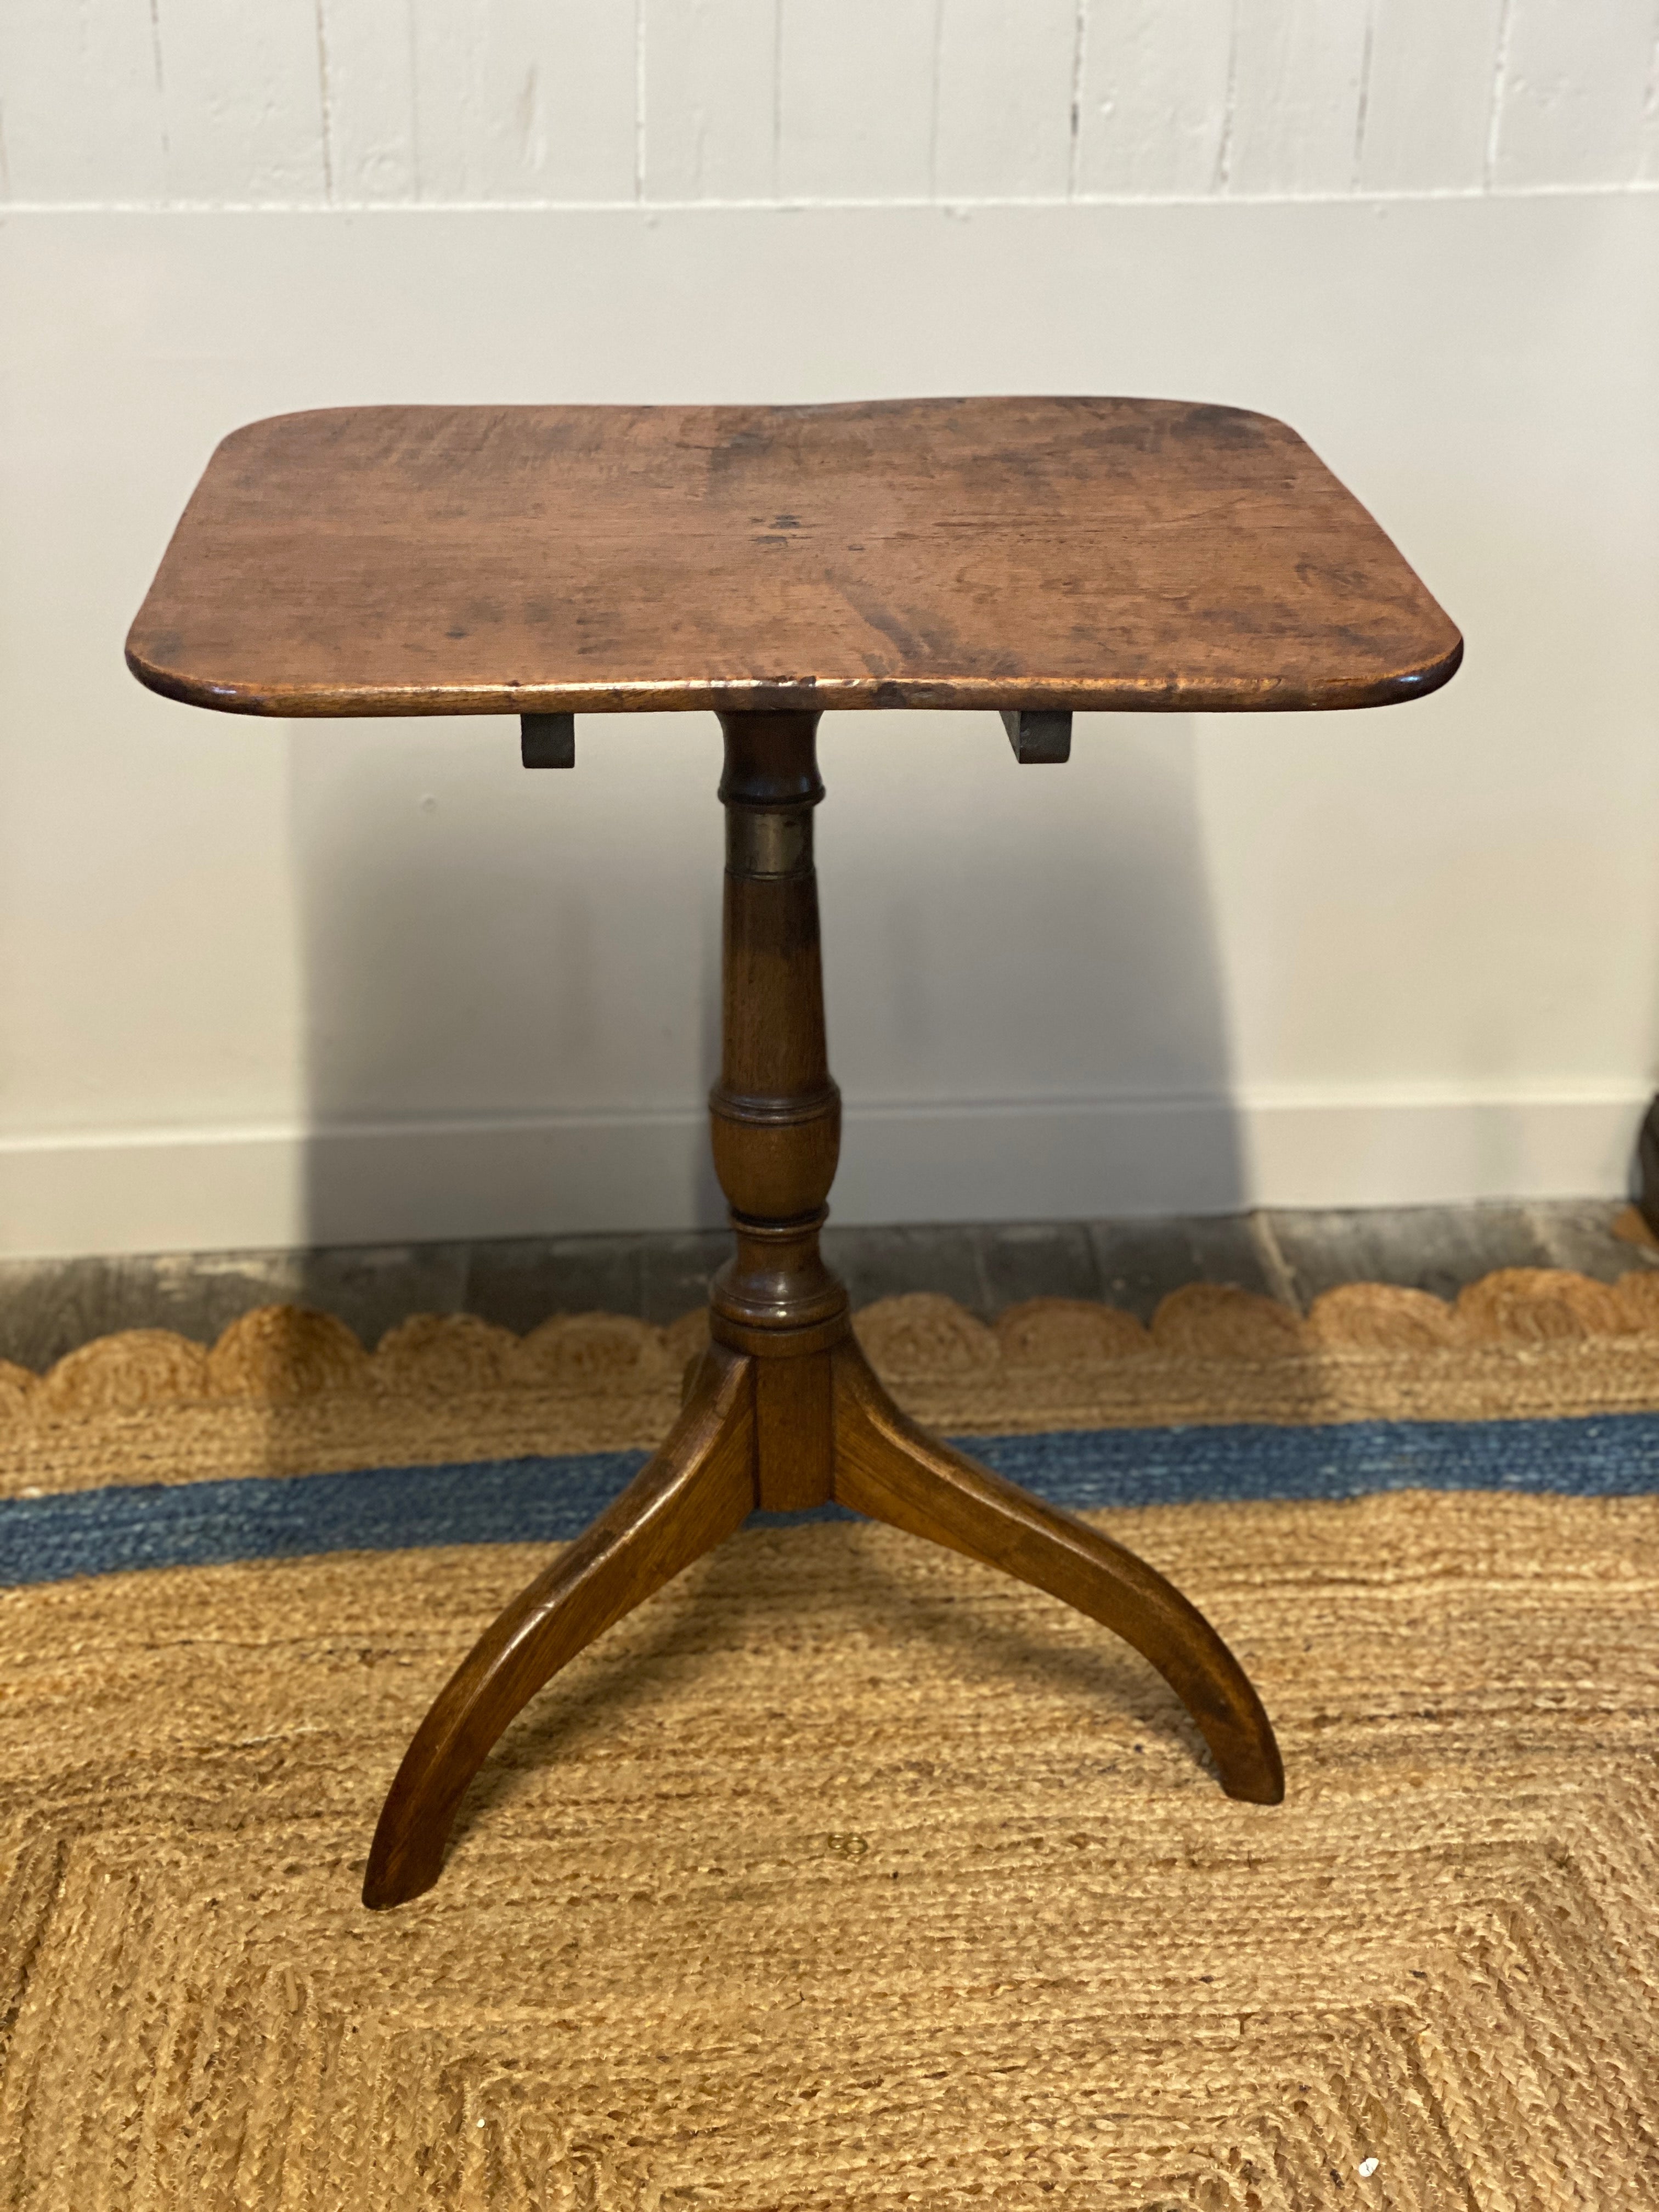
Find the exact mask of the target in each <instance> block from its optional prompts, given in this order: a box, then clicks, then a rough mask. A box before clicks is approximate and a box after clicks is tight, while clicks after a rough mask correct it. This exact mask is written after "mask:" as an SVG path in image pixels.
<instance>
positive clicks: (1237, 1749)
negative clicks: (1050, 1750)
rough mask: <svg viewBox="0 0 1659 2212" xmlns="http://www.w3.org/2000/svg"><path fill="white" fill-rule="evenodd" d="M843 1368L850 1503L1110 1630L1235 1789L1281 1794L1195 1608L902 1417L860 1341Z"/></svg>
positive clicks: (1264, 1743) (1079, 1525) (845, 1497)
mask: <svg viewBox="0 0 1659 2212" xmlns="http://www.w3.org/2000/svg"><path fill="white" fill-rule="evenodd" d="M835 1374H836V1400H835V1404H836V1474H835V1494H836V1498H839V1499H840V1501H841V1502H842V1504H844V1505H850V1506H852V1507H853V1508H854V1510H855V1511H857V1512H860V1513H867V1514H869V1515H871V1516H872V1518H874V1519H876V1520H878V1521H888V1522H891V1523H892V1525H893V1526H894V1527H895V1528H903V1529H906V1530H908V1533H909V1534H911V1535H913V1536H927V1537H929V1538H931V1539H932V1541H933V1542H934V1543H936V1544H944V1545H947V1546H948V1547H950V1548H951V1550H952V1551H957V1552H965V1553H967V1555H968V1557H969V1559H978V1560H980V1561H981V1563H982V1564H983V1565H986V1566H988V1567H1000V1568H1001V1570H1002V1571H1003V1572H1004V1573H1005V1574H1008V1575H1013V1576H1015V1577H1018V1580H1019V1581H1021V1582H1024V1583H1033V1584H1035V1586H1036V1588H1037V1589H1042V1590H1047V1591H1048V1593H1049V1595H1051V1596H1053V1597H1057V1598H1061V1599H1063V1600H1064V1601H1065V1602H1066V1604H1067V1605H1073V1606H1075V1607H1077V1609H1078V1611H1079V1613H1087V1614H1088V1615H1089V1617H1090V1618H1091V1620H1098V1621H1100V1622H1101V1623H1102V1624H1103V1626H1105V1627H1107V1628H1110V1629H1115V1631H1116V1632H1117V1633H1118V1635H1120V1636H1121V1637H1122V1638H1124V1639H1125V1641H1126V1642H1127V1643H1129V1644H1133V1646H1134V1648H1135V1650H1137V1651H1139V1653H1140V1654H1141V1655H1142V1656H1143V1657H1145V1658H1146V1659H1149V1660H1151V1662H1152V1665H1153V1666H1154V1667H1156V1668H1157V1669H1158V1673H1159V1674H1162V1675H1163V1677H1164V1680H1165V1681H1166V1682H1168V1684H1169V1685H1170V1688H1171V1689H1172V1690H1173V1691H1174V1692H1175V1693H1176V1696H1177V1697H1178V1698H1179V1699H1181V1702H1182V1705H1185V1706H1186V1708H1187V1710H1188V1712H1189V1713H1190V1714H1191V1715H1192V1717H1193V1718H1194V1720H1195V1721H1196V1722H1197V1723H1198V1725H1199V1727H1200V1729H1201V1730H1202V1731H1203V1735H1204V1740H1205V1741H1206V1743H1207V1744H1208V1745H1209V1747H1210V1749H1211V1751H1212V1753H1214V1754H1215V1763H1216V1765H1217V1766H1218V1768H1219V1769H1220V1772H1221V1786H1222V1788H1223V1789H1224V1790H1225V1791H1226V1792H1227V1795H1228V1796H1230V1797H1243V1798H1247V1799H1249V1801H1250V1802H1251V1803H1253V1804H1257V1805H1277V1804H1279V1802H1281V1800H1282V1799H1283V1797H1284V1795H1285V1769H1284V1765H1283V1763H1282V1762H1281V1760H1280V1759H1279V1746H1278V1745H1277V1743H1275V1741H1273V1727H1272V1724H1271V1723H1270V1722H1269V1721H1268V1718H1267V1714H1266V1713H1265V1712H1264V1711H1263V1710H1262V1705H1261V1699H1260V1698H1258V1697H1257V1695H1256V1693H1255V1690H1254V1689H1253V1688H1252V1687H1251V1686H1250V1681H1249V1677H1248V1676H1247V1675H1246V1674H1245V1673H1244V1670H1243V1668H1242V1667H1241V1666H1240V1665H1239V1663H1238V1662H1237V1659H1235V1658H1234V1656H1233V1655H1232V1653H1231V1651H1229V1650H1228V1649H1227V1647H1226V1645H1225V1644H1224V1643H1223V1642H1222V1640H1221V1638H1219V1637H1218V1635H1217V1634H1216V1632H1215V1631H1214V1629H1213V1628H1212V1627H1211V1626H1210V1624H1209V1622H1208V1621H1207V1620H1205V1618H1204V1616H1203V1614H1202V1613H1200V1611H1199V1610H1198V1608H1197V1607H1196V1606H1194V1605H1191V1604H1189V1603H1188V1601H1187V1600H1186V1599H1185V1598H1184V1597H1182V1595H1181V1593H1180V1591H1179V1590H1178V1589H1176V1588H1175V1587H1174V1585H1173V1584H1172V1583H1167V1582H1165V1580H1164V1577H1163V1576H1162V1575H1160V1574H1158V1572H1157V1571H1155V1570H1154V1569H1153V1568H1152V1567H1149V1566H1148V1565H1146V1562H1145V1560H1144V1559H1137V1558H1136V1557H1135V1555H1134V1553H1133V1552H1127V1551H1125V1550H1124V1548H1123V1547H1122V1545H1121V1544H1115V1543H1114V1542H1113V1541H1112V1540H1111V1538H1110V1537H1109V1536H1103V1535H1102V1534H1100V1533H1099V1531H1098V1530H1097V1529H1094V1528H1090V1527H1089V1525H1088V1524H1087V1522H1083V1521H1079V1520H1077V1519H1076V1518H1074V1516H1073V1515H1071V1514H1069V1513H1065V1512H1062V1511H1061V1510H1060V1509H1059V1507H1057V1506H1054V1505H1047V1504H1044V1503H1043V1502H1042V1499H1041V1498H1033V1497H1032V1496H1031V1495H1030V1492H1028V1491H1024V1490H1021V1489H1020V1488H1019V1487H1018V1485H1017V1484H1015V1483H1012V1482H1005V1481H1004V1480H1003V1479H1002V1477H1001V1476H1000V1474H993V1473H992V1472H991V1470H990V1468H987V1467H981V1466H980V1464H979V1462H977V1461H976V1460H971V1459H969V1457H968V1456H967V1455H966V1454H965V1453H963V1452H959V1451H953V1450H952V1449H951V1446H950V1445H949V1444H946V1443H940V1442H939V1439H938V1438H937V1437H930V1436H929V1435H928V1434H927V1431H926V1430H925V1429H921V1428H919V1427H918V1426H917V1425H916V1424H915V1422H914V1421H911V1420H908V1419H907V1418H906V1417H905V1415H904V1414H902V1413H900V1411H899V1409H898V1407H896V1406H895V1405H894V1403H893V1401H892V1400H891V1399H890V1397H889V1396H888V1395H887V1393H886V1391H885V1390H884V1389H883V1388H882V1386H881V1384H880V1383H878V1381H877V1380H876V1377H875V1376H874V1375H873V1374H872V1371H871V1370H870V1367H869V1365H868V1364H867V1362H866V1359H865V1358H864V1355H863V1353H862V1352H860V1351H859V1349H858V1347H857V1346H856V1345H854V1344H850V1343H849V1344H847V1345H845V1346H839V1347H837V1349H836V1354H835Z"/></svg>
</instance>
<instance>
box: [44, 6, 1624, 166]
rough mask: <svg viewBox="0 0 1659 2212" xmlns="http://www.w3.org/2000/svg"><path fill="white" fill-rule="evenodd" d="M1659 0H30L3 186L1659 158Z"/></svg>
mask: <svg viewBox="0 0 1659 2212" xmlns="http://www.w3.org/2000/svg"><path fill="white" fill-rule="evenodd" d="M1656 51H1659V0H4V5H3V8H0V204H7V203H9V204H12V205H14V206H23V207H30V206H35V207H39V206H49V207H60V206H105V207H107V206H137V207H156V208H160V207H240V206H257V207H314V206H337V207H353V206H375V205H385V204H409V205H427V206H438V205H447V206H465V207H472V206H490V205H523V204H528V205H539V206H549V207H555V206H568V207H610V206H616V205H617V204H647V205H652V206H664V207H668V206H678V205H684V204H708V203H726V204H730V203H734V202H736V203H750V204H784V205H793V204H858V203H866V202H871V201H875V202H881V203H924V204H925V203H929V202H945V203H947V204H958V203H960V204H972V203H984V202H992V203H1006V202H1016V203H1018V202H1036V203H1048V202H1055V201H1063V200H1066V199H1078V200H1085V201H1086V200H1100V199H1136V200H1140V199H1154V200H1157V199H1190V198H1199V199H1203V198H1210V197H1230V198H1236V199H1239V198H1242V199H1280V198H1287V197H1288V198H1295V197H1328V196H1329V197H1342V196H1345V195H1347V194H1350V193H1353V192H1366V193H1389V194H1409V195H1416V194H1435V193H1444V192H1456V193H1465V192H1498V193H1512V192H1534V191H1558V190H1562V189H1570V188H1574V187H1578V188H1583V187H1586V186H1590V187H1595V186H1601V187H1606V186H1630V185H1642V184H1647V185H1653V184H1655V183H1656V182H1659V77H1656Z"/></svg>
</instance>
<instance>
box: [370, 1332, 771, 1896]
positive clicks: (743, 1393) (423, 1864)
mask: <svg viewBox="0 0 1659 2212" xmlns="http://www.w3.org/2000/svg"><path fill="white" fill-rule="evenodd" d="M754 1503H755V1418H754V1376H753V1373H752V1362H751V1361H750V1360H749V1359H747V1358H744V1357H743V1356H742V1355H741V1354H739V1353H734V1352H727V1351H726V1350H724V1349H723V1348H722V1347H721V1346H714V1347H713V1349H711V1350H710V1351H709V1352H707V1353H706V1354H705V1355H704V1357H703V1359H702V1364H701V1365H700V1367H699V1369H698V1370H697V1373H696V1377H695V1380H694V1382H693V1384H692V1388H691V1389H690V1393H689V1395H688V1396H687V1399H686V1402H685V1406H684V1410H683V1412H682V1413H681V1414H680V1417H679V1419H678V1421H676V1422H675V1424H674V1426H673V1428H672V1429H671V1431H669V1434H668V1437H667V1440H666V1442H665V1443H664V1444H663V1446H662V1449H660V1450H659V1452H658V1453H657V1454H656V1455H655V1457H654V1458H653V1459H652V1460H651V1461H650V1462H648V1464H647V1466H645V1467H643V1468H641V1470H640V1473H639V1474H637V1475H636V1476H635V1479H634V1480H633V1481H632V1482H631V1483H630V1484H629V1486H628V1488H627V1489H626V1490H625V1491H623V1494H622V1496H621V1497H620V1498H617V1500H616V1502H615V1504H612V1505H611V1506H610V1507H608V1508H607V1510H605V1512H604V1513H602V1514H601V1515H600V1516H599V1519H598V1520H597V1521H596V1522H594V1523H593V1525H592V1528H589V1529H588V1530H587V1531H586V1534H584V1535H582V1536H580V1538H578V1540H577V1541H576V1542H575V1543H574V1544H572V1545H571V1546H570V1547H569V1548H568V1550H567V1551H566V1552H564V1553H562V1555H561V1557H560V1558H559V1559H557V1560H556V1561H555V1563H554V1565H552V1566H550V1568H549V1569H548V1570H547V1571H546V1573H545V1574H544V1575H540V1576H538V1577H537V1579H536V1580H535V1581H534V1582H533V1583H531V1585H530V1587H529V1588H528V1589H526V1590H524V1591H522V1592H521V1593H520V1595H519V1596H518V1597H517V1598H515V1599H514V1600H513V1603H512V1604H511V1605H510V1606H508V1607H507V1610H506V1612H505V1613H502V1614H501V1616H500V1618H499V1619H498V1620H496V1621H495V1623H494V1624H493V1626H491V1627H489V1629H487V1630H486V1631H485V1632H484V1634H483V1636H482V1637H481V1638H479V1640H478V1642H477V1644H475V1645H474V1647H473V1649H472V1650H471V1652H470V1653H469V1655H468V1656H467V1657H466V1658H465V1660H463V1661H462V1662H461V1665H460V1666H459V1668H458V1669H457V1670H456V1672H455V1674H454V1675H453V1677H452V1678H451V1680H450V1681H449V1682H448V1683H447V1686H445V1688H444V1689H443V1690H442V1691H441V1692H440V1693H439V1696H438V1699H437V1702H436V1704H435V1705H434V1706H433V1708H432V1710H431V1711H430V1712H429V1713H428V1715H427V1717H426V1718H425V1719H424V1720H423V1721H422V1723H421V1725H420V1728H419V1729H418V1730H417V1731H416V1735H415V1739H414V1741H413V1742H412V1743H411V1744H410V1747H409V1749H408V1751H407V1752H406V1753H404V1763H403V1765H401V1766H400V1767H399V1768H398V1775H397V1779H396V1780H395V1781H394V1782H393V1783H392V1789H391V1791H390V1793H389V1794H388V1796H387V1797H386V1804H385V1806H384V1808H382V1811H381V1814H380V1826H378V1827H377V1828H376V1830H375V1832H374V1846H373V1848H372V1849H371V1850H370V1852H369V1856H368V1875H367V1878H366V1879H365V1881H364V1883H363V1903H364V1904H365V1905H368V1906H370V1907H371V1908H373V1909H375V1910H379V1909H380V1908H382V1907H384V1906H386V1905H403V1904H406V1903H407V1902H408V1900H409V1899H410V1898H411V1897H418V1896H419V1895H420V1893H421V1892H422V1890H425V1889H430V1888H431V1887H432V1885H433V1883H434V1882H435V1881H436V1880H437V1879H438V1876H439V1875H440V1873H441V1871H442V1869H443V1861H444V1847H445V1845H446V1844H447V1842H448V1839H449V1831H450V1827H451V1826H452V1824H453V1820H454V1818H455V1814H456V1811H457V1809H458V1808H459V1805H460V1802H461V1799H462V1797H463V1796H464V1795H465V1790H466V1786H467V1784H468V1783H470V1782H471V1779H472V1778H473V1776H474V1775H475V1774H476V1773H477V1771H478V1769H479V1767H480V1766H482V1765H483V1762H484V1759H486V1758H487V1756H488V1755H489V1751H490V1748H491V1747H492V1746H493V1745H494V1743H495V1741H496V1739H497V1737H498V1736H499V1735H501V1731H502V1730H503V1729H505V1728H506V1726H507V1723H508V1722H509V1721H510V1720H511V1719H512V1718H513V1715H514V1714H515V1713H517V1712H518V1711H519V1710H520V1707H521V1706H522V1705H525V1704H526V1702H527V1700H528V1699H530V1698H531V1697H532V1696H533V1695H534V1693H535V1692H537V1691H538V1689H540V1687H541V1686H542V1685H543V1683H544V1682H545V1681H546V1680H547V1679H548V1677H549V1676H550V1675H551V1674H555V1673H556V1672H557V1670H558V1669H559V1668H561V1667H562V1666H563V1665H564V1663H565V1662H566V1661H567V1660H568V1659H571V1658H574V1656H575V1655H576V1653H577V1652H578V1651H580V1650H583V1649H584V1648H585V1646H586V1645H587V1644H591V1643H592V1641H593V1639H594V1638H595V1637H596V1636H599V1635H600V1634H601V1633H602V1632H604V1631H605V1629H607V1628H609V1627H610V1626H611V1625H612V1623H613V1622H615V1621H617V1620H621V1619H622V1617H623V1614H624V1613H629V1612H631V1611H632V1609H633V1608H634V1607H635V1606H636V1605H638V1604H639V1603H641V1601H642V1600H643V1599H645V1598H647V1597H649V1596H650V1595H652V1593H653V1591H655V1590H659V1589H661V1588H662V1586H663V1584H664V1583H666V1582H669V1581H671V1579H672V1578H673V1577H674V1576H675V1575H677V1574H678V1573H679V1571H680V1570H681V1569H682V1568H683V1567H686V1566H689V1565H690V1563H691V1561H692V1560H693V1559H697V1558H699V1557H700V1556H701V1555H702V1553H704V1552H707V1551H709V1550H711V1549H712V1548H713V1547H714V1545H716V1544H718V1543H719V1542H720V1541H721V1539H722V1538H723V1537H726V1536H728V1535H730V1534H732V1531H733V1530H734V1529H735V1528H738V1527H740V1526H741V1524H742V1522H743V1521H744V1518H745V1517H746V1516H747V1515H748V1513H749V1510H750V1507H751V1506H752V1505H753V1504H754Z"/></svg>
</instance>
